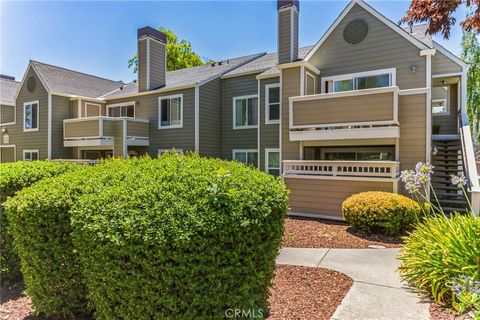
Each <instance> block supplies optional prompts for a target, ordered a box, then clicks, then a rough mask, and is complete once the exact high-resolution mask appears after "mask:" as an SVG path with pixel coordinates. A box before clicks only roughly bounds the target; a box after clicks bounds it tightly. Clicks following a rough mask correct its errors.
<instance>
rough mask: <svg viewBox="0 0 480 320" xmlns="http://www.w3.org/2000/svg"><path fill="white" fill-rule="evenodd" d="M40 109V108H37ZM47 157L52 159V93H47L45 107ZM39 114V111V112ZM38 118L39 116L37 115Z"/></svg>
mask: <svg viewBox="0 0 480 320" xmlns="http://www.w3.org/2000/svg"><path fill="white" fill-rule="evenodd" d="M39 111H40V110H39ZM47 112H48V113H47V159H48V160H51V159H52V116H53V114H52V112H53V111H52V95H51V94H50V93H49V94H48V107H47ZM39 115H40V113H39ZM39 119H40V117H39Z"/></svg>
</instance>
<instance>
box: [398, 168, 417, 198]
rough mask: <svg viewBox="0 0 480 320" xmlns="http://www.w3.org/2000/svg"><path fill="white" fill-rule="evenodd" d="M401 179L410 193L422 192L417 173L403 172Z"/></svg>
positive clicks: (411, 171)
mask: <svg viewBox="0 0 480 320" xmlns="http://www.w3.org/2000/svg"><path fill="white" fill-rule="evenodd" d="M400 178H401V179H402V181H403V183H405V189H407V191H408V192H409V193H415V192H418V191H419V190H420V181H419V179H418V176H417V174H416V172H415V171H413V170H403V171H402V174H401V175H400Z"/></svg>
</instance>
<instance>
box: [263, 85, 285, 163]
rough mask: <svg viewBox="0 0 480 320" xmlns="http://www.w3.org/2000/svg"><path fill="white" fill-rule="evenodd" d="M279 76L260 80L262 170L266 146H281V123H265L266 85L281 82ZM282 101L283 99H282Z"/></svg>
mask: <svg viewBox="0 0 480 320" xmlns="http://www.w3.org/2000/svg"><path fill="white" fill-rule="evenodd" d="M279 82H280V79H279V78H271V79H265V80H261V81H260V95H259V101H260V120H259V125H260V150H259V153H258V155H259V163H260V170H265V148H279V147H280V145H279V143H280V125H279V124H265V115H266V109H265V108H266V106H265V99H266V98H265V97H266V92H265V86H266V85H267V84H273V83H279ZM280 102H281V101H280Z"/></svg>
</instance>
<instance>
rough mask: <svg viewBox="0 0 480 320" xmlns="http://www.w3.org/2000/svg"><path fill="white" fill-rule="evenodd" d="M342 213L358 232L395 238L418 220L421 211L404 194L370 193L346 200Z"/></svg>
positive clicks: (356, 195)
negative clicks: (393, 236)
mask: <svg viewBox="0 0 480 320" xmlns="http://www.w3.org/2000/svg"><path fill="white" fill-rule="evenodd" d="M342 212H343V217H344V218H345V220H346V221H347V222H348V223H349V224H350V225H351V226H352V228H354V229H356V230H359V231H362V232H366V233H385V234H387V235H396V234H399V233H401V232H402V231H404V230H405V229H406V228H408V227H409V226H410V225H411V224H412V223H413V222H415V221H416V219H417V217H418V216H419V215H420V213H421V212H422V208H421V206H420V205H419V204H418V202H416V201H414V200H412V199H410V198H407V197H404V196H402V195H399V194H395V193H388V192H380V191H371V192H362V193H358V194H355V195H353V196H351V197H349V198H348V199H346V200H345V201H344V202H343V204H342Z"/></svg>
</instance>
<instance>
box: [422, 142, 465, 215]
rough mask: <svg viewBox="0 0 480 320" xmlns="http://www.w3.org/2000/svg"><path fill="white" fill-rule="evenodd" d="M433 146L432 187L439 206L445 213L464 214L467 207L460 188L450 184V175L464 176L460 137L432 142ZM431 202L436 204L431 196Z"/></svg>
mask: <svg viewBox="0 0 480 320" xmlns="http://www.w3.org/2000/svg"><path fill="white" fill-rule="evenodd" d="M433 145H434V146H435V147H436V149H437V153H436V154H435V155H433V157H432V164H433V165H434V166H435V168H434V169H433V170H434V174H433V176H432V187H433V190H434V191H435V194H436V195H437V198H438V202H439V205H440V206H441V207H442V209H443V210H444V212H445V213H449V212H454V211H456V212H461V213H464V212H466V208H467V206H468V203H467V200H466V198H465V195H464V193H463V191H462V188H461V187H456V186H454V185H453V184H452V182H451V175H460V174H465V172H464V170H465V168H464V163H463V156H462V143H461V140H460V137H459V136H452V137H449V138H443V139H441V140H434V141H433ZM431 201H432V204H435V203H436V199H435V197H434V196H433V195H432V196H431Z"/></svg>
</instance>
